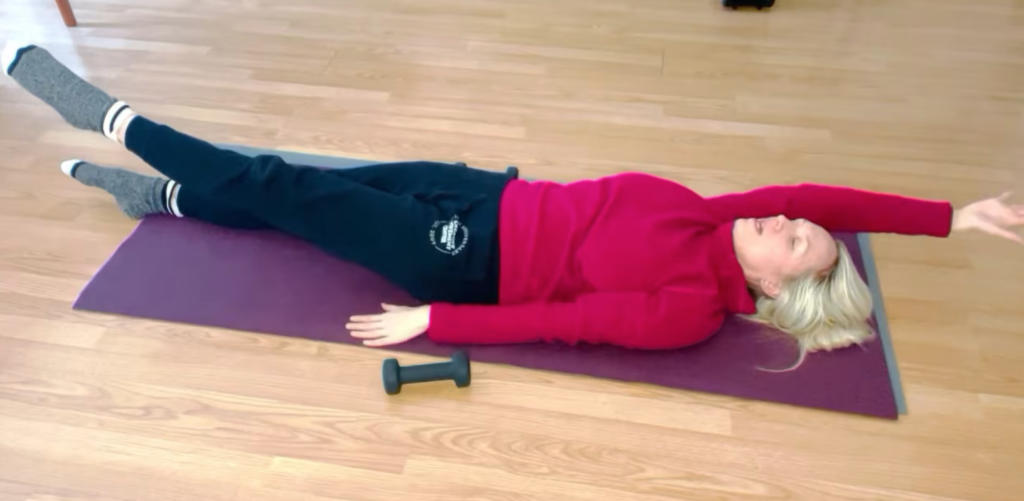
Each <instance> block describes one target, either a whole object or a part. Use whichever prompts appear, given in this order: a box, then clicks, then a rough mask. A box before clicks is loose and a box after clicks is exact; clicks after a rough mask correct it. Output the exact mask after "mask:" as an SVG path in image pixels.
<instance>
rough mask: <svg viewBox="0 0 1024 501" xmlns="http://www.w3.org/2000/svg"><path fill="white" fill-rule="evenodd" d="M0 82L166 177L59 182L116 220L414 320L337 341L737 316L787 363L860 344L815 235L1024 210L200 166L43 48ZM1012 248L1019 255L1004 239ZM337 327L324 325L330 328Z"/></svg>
mask: <svg viewBox="0 0 1024 501" xmlns="http://www.w3.org/2000/svg"><path fill="white" fill-rule="evenodd" d="M3 65H4V70H5V71H6V73H7V74H9V75H10V76H11V77H13V78H14V80H16V81H17V82H19V83H20V84H21V85H22V86H23V87H24V88H25V89H26V90H28V91H29V92H31V93H32V94H34V95H35V96H37V97H38V98H40V99H42V100H43V101H45V102H47V103H48V104H50V105H51V106H53V107H54V108H55V109H56V110H57V112H59V113H60V115H61V116H63V117H64V119H65V120H67V122H69V123H70V124H72V125H74V126H76V127H78V128H81V129H88V130H93V131H98V132H101V133H102V134H104V135H105V136H106V137H108V138H110V139H111V140H113V141H116V142H117V143H120V144H123V145H124V146H125V147H126V148H127V149H128V150H129V151H131V152H133V153H135V154H136V155H138V156H139V157H141V158H142V159H143V160H145V161H146V162H147V163H148V164H149V165H151V166H152V167H153V168H155V169H156V170H157V171H159V172H161V173H162V174H164V175H165V176H167V177H168V178H169V180H168V179H164V178H158V177H148V176H143V175H141V174H136V173H132V172H129V171H125V170H120V169H114V168H107V167H100V166H97V165H93V164H90V163H87V162H82V161H77V160H75V161H69V162H65V163H64V164H63V165H62V169H63V170H64V172H65V173H67V174H68V175H70V176H71V177H73V178H75V179H77V180H78V181H80V182H82V183H84V184H87V185H90V186H97V187H100V188H102V189H104V190H106V191H108V192H110V193H111V194H112V195H113V196H114V197H115V198H116V200H117V203H118V205H119V206H120V207H121V209H122V210H123V211H124V212H125V213H127V214H128V215H129V216H132V217H135V218H140V217H143V216H146V215H149V214H156V213H171V214H174V215H176V216H178V217H191V218H196V219H200V220H203V221H207V222H209V223H213V224H217V225H223V226H227V227H234V228H275V229H278V230H280V231H283V232H286V233H288V234H291V235H293V236H296V237H298V238H302V239H305V240H307V241H309V242H311V243H313V244H315V245H318V246H319V247H320V248H322V249H323V250H324V251H326V252H328V253H330V254H333V255H335V256H337V257H339V258H341V259H345V260H348V261H351V262H354V263H357V264H359V265H362V266H364V267H366V268H368V269H371V270H374V271H376V272H377V273H379V274H381V275H382V276H384V277H385V278H387V279H389V280H391V281H392V282H394V283H395V284H396V285H399V286H401V287H403V288H405V289H406V290H407V291H409V292H410V293H411V294H413V295H414V296H415V297H417V298H418V299H419V300H421V301H423V303H424V304H425V306H416V307H403V306H392V305H384V308H383V312H381V313H377V314H368V315H358V316H354V317H352V319H351V322H350V323H349V324H348V325H347V326H346V328H347V329H349V330H350V331H351V334H352V335H353V336H355V337H357V338H360V339H363V340H364V344H366V345H368V346H388V345H393V344H396V343H402V342H406V341H409V340H410V339H413V338H415V337H417V336H420V335H422V334H424V333H427V335H428V336H429V337H430V338H431V339H433V340H436V341H438V342H449V343H526V342H537V341H547V342H553V341H561V342H565V343H570V344H572V343H577V342H589V343H607V344H615V345H619V346H624V347H629V348H639V349H672V348H680V347H684V346H688V345H693V344H695V343H698V342H700V341H702V340H705V339H707V338H708V337H709V336H711V335H713V334H714V333H715V332H716V331H717V330H718V329H719V327H720V326H721V325H722V322H723V320H724V319H725V317H726V316H727V315H731V314H739V315H743V316H746V317H747V318H751V319H753V320H756V321H759V322H763V323H765V324H768V325H771V326H774V327H776V328H778V329H780V330H782V331H784V332H788V333H789V334H791V335H792V336H794V337H795V338H796V339H797V340H798V341H799V343H800V346H801V347H802V352H803V353H806V352H809V351H814V350H820V349H826V350H828V349H835V348H840V347H845V346H849V345H852V344H856V343H860V342H862V341H864V340H866V339H867V338H869V336H870V335H871V328H870V326H869V323H868V318H869V317H870V315H871V312H872V305H871V295H870V293H869V291H868V288H867V286H866V285H865V283H864V282H863V280H862V279H861V277H860V275H859V274H858V272H857V269H856V267H855V266H854V262H853V260H852V258H851V257H850V253H849V252H848V251H847V249H846V247H845V246H844V245H843V243H842V242H840V241H837V240H836V239H834V238H833V237H832V236H831V235H830V234H829V232H830V231H842V232H888V233H899V234H905V235H928V236H933V237H946V236H948V235H949V234H950V232H951V231H965V230H980V231H983V232H988V233H990V234H993V235H997V236H1001V237H1004V238H1007V239H1010V240H1014V241H1017V242H1022V239H1021V237H1020V236H1018V235H1016V234H1015V233H1013V232H1012V231H1011V230H1012V229H1013V228H1015V227H1019V226H1021V225H1024V206H1019V205H1018V206H1010V205H1007V204H1006V197H1005V196H1003V197H999V198H993V199H988V200H982V201H979V202H976V203H973V204H970V205H967V206H966V207H963V208H961V209H958V210H953V208H952V206H951V205H950V204H949V203H948V202H943V201H930V200H919V199H913V198H907V197H902V196H897V195H892V194H883V193H872V192H867V191H860V190H855V189H851V188H842V187H829V186H820V185H812V184H803V185H797V186H771V187H766V188H761V189H756V190H753V191H749V192H745V193H737V194H730V195H724V196H716V197H710V198H705V197H701V196H700V195H698V194H696V193H694V192H693V191H691V190H689V189H687V188H686V187H685V186H682V185H680V184H678V183H675V182H672V181H669V180H665V179H660V178H657V177H654V176H650V175H646V174H640V173H630V174H621V175H614V176H609V177H603V178H600V179H593V180H585V181H578V182H573V183H568V184H556V183H552V182H545V181H536V182H530V181H524V180H518V179H512V178H510V177H509V176H507V175H505V174H503V173H498V172H490V171H486V170H482V169H473V168H466V167H463V166H459V165H450V164H441V163H430V162H413V163H392V164H381V165H374V166H366V167H359V168H351V169H320V168H315V167H308V166H300V165H289V164H287V163H285V161H284V160H282V159H281V158H280V157H277V156H269V155H260V156H255V157H249V156H245V155H241V154H238V153H235V152H232V151H227V150H224V149H219V148H217V147H215V146H213V145H211V144H209V143H206V142H204V141H201V140H199V139H195V138H193V137H189V136H186V135H184V134H181V133H179V132H177V131H175V130H172V129H171V128H169V127H167V126H164V125H160V124H157V123H154V122H152V121H150V120H148V119H146V118H145V117H143V116H140V115H137V114H136V113H135V112H134V111H133V110H132V109H131V108H129V107H128V105H126V104H125V103H123V102H120V101H117V100H116V99H114V98H113V97H111V96H109V95H108V94H106V93H104V92H103V91H101V90H100V89H98V88H96V87H94V86H92V85H91V84H89V83H87V82H85V81H83V80H82V79H80V78H79V77H77V76H76V75H74V74H73V73H72V72H71V71H70V70H68V69H67V68H66V67H65V66H63V65H62V64H61V63H59V62H57V61H56V60H55V59H54V58H53V57H52V56H51V55H50V54H49V53H48V52H47V51H45V50H44V49H42V48H38V47H34V46H21V45H15V44H9V45H8V47H7V48H6V49H5V50H4V55H3ZM1022 243H1024V242H1022ZM339 327H340V326H339Z"/></svg>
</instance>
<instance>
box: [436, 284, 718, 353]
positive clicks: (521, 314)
mask: <svg viewBox="0 0 1024 501" xmlns="http://www.w3.org/2000/svg"><path fill="white" fill-rule="evenodd" d="M716 297H717V296H716V295H715V294H714V292H713V291H708V292H689V291H679V290H670V291H661V292H657V293H641V292H636V293H630V292H626V293H594V294H584V295H582V296H580V297H577V298H575V299H574V300H572V301H565V302H534V303H525V304H515V305H473V304H447V303H434V304H431V305H430V322H429V328H428V329H427V335H428V336H429V337H430V339H431V340H433V341H436V342H441V343H457V344H512V343H534V342H548V343H550V342H562V343H566V344H570V345H572V344H576V343H580V342H583V343H592V344H611V345H616V346H621V347H626V348H634V349H671V348H681V347H684V346H689V345H692V344H696V343H699V342H701V341H703V340H704V339H707V338H708V337H709V336H711V335H712V334H714V333H715V332H716V331H717V330H718V329H719V328H720V327H721V324H722V321H723V320H724V314H723V313H722V310H721V308H720V307H719V306H718V304H717V301H716V300H715V298H716Z"/></svg>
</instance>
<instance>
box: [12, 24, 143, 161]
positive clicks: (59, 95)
mask: <svg viewBox="0 0 1024 501" xmlns="http://www.w3.org/2000/svg"><path fill="white" fill-rule="evenodd" d="M0 67H2V68H3V71H4V73H6V74H8V75H10V76H11V78H13V79H14V80H15V81H16V82H18V83H19V84H20V85H21V86H22V87H23V88H24V89H25V90H27V91H28V92H30V93H31V94H32V95H34V96H36V97H37V98H39V99H41V100H42V101H43V102H45V103H46V104H49V105H50V106H51V107H53V109H55V110H57V112H58V113H60V115H61V116H62V117H64V120H65V121H67V122H68V123H69V124H71V125H73V126H75V127H77V128H79V129H85V130H92V131H96V132H101V133H103V135H105V136H107V137H108V138H110V139H112V140H114V141H116V142H119V143H123V140H122V139H120V138H119V137H118V134H117V132H118V130H119V129H120V130H123V129H124V127H125V125H126V123H127V121H128V120H129V119H130V118H131V116H133V115H134V113H131V108H129V106H128V105H127V104H125V103H124V102H121V101H118V100H117V99H115V98H114V97H111V96H110V95H109V94H107V93H106V92H103V91H102V90H100V89H99V88H98V87H96V86H95V85H92V84H90V83H89V82H86V81H85V80H83V79H82V78H80V77H79V76H78V75H76V74H75V73H74V72H72V71H71V70H70V69H68V67H66V66H64V65H63V64H61V63H60V61H57V60H56V59H55V58H54V57H53V55H52V54H50V53H49V52H48V51H47V50H46V49H43V48H41V47H37V46H35V45H32V44H22V43H19V42H15V41H13V40H12V41H9V42H8V43H7V45H6V46H5V47H4V49H3V52H2V53H0ZM122 136H123V134H122Z"/></svg>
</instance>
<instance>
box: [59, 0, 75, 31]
mask: <svg viewBox="0 0 1024 501" xmlns="http://www.w3.org/2000/svg"><path fill="white" fill-rule="evenodd" d="M57 8H58V9H60V17H62V18H64V26H77V25H78V20H77V19H75V11H73V10H71V2H70V0H57Z"/></svg>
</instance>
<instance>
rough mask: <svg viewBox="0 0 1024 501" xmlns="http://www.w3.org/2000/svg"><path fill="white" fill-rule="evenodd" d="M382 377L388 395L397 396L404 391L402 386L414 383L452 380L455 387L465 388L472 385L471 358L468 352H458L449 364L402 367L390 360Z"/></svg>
mask: <svg viewBox="0 0 1024 501" xmlns="http://www.w3.org/2000/svg"><path fill="white" fill-rule="evenodd" d="M381 375H382V376H383V378H384V391H385V392H387V394H388V395H397V394H398V393H399V392H401V391H402V385H406V384H412V383H425V382H429V381H444V380H446V379H451V380H452V381H455V386H458V387H459V388H465V387H467V386H469V383H470V379H471V377H470V369H469V357H467V356H466V352H464V351H457V352H455V354H454V355H452V359H451V360H449V361H447V362H435V363H431V364H420V365H410V366H408V367H402V366H400V365H398V360H396V359H394V358H389V359H387V360H384V365H383V366H382V367H381Z"/></svg>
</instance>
